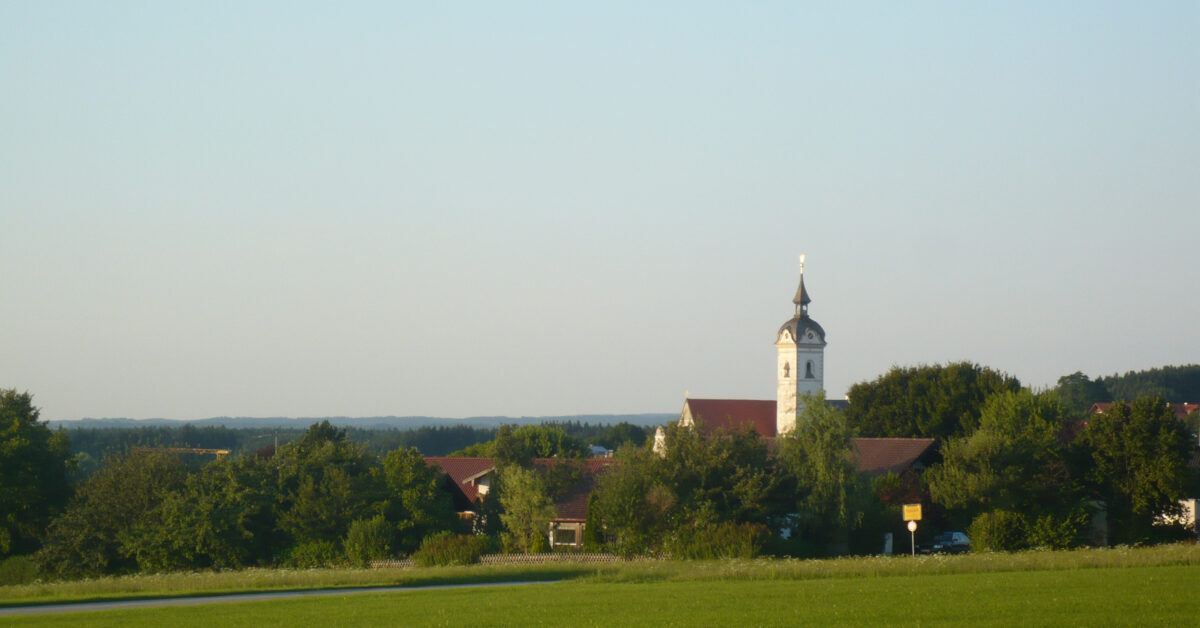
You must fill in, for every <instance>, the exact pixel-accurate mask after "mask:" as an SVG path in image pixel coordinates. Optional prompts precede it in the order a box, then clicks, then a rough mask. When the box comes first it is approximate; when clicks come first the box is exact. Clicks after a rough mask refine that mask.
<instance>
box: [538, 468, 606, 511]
mask: <svg viewBox="0 0 1200 628" xmlns="http://www.w3.org/2000/svg"><path fill="white" fill-rule="evenodd" d="M559 462H562V460H560V459H558V458H538V459H536V460H534V461H533V463H534V464H536V465H545V466H550V465H554V464H558V463H559ZM571 462H576V463H580V464H581V469H580V470H581V471H582V472H583V473H582V475H583V477H582V478H581V479H580V480H579V483H578V484H576V485H575V486H572V487H571V488H570V489H569V490H567V493H566V494H565V495H563V496H562V497H560V498H559V500H558V501H557V502H555V504H554V509H555V510H556V511H557V512H558V518H557V519H555V521H583V520H585V519H587V506H588V497H590V496H591V494H592V491H594V490H596V480H597V478H598V477H599V475H600V474H601V473H603V472H604V470H605V469H607V468H608V466H609V465H610V464H612V463H614V462H616V459H615V458H587V459H584V460H580V461H571Z"/></svg>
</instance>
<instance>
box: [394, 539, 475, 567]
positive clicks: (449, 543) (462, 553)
mask: <svg viewBox="0 0 1200 628" xmlns="http://www.w3.org/2000/svg"><path fill="white" fill-rule="evenodd" d="M491 548H492V540H491V538H490V537H486V536H476V535H471V534H451V533H450V532H442V533H440V534H434V535H433V536H429V537H426V538H425V540H424V541H422V542H421V548H420V549H418V550H417V551H416V553H414V554H413V555H412V559H413V561H415V562H416V563H417V564H418V565H420V566H422V567H433V566H438V565H471V564H474V563H477V562H479V557H480V556H483V555H484V554H485V553H486V552H487V551H488V550H490V549H491Z"/></svg>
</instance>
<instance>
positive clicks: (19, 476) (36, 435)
mask: <svg viewBox="0 0 1200 628" xmlns="http://www.w3.org/2000/svg"><path fill="white" fill-rule="evenodd" d="M38 414H39V412H38V409H37V408H35V407H33V396H32V395H30V394H29V393H27V392H26V393H18V392H17V391H16V390H12V389H0V558H3V557H5V556H7V555H8V554H10V553H17V554H23V553H26V552H28V551H31V550H33V549H34V548H36V547H37V541H38V538H39V537H40V536H41V533H42V530H44V529H45V527H46V524H47V523H49V522H50V519H51V518H52V517H53V516H54V515H56V514H58V513H59V512H61V511H62V509H63V507H65V506H66V504H67V500H68V499H69V498H70V495H71V487H70V483H69V481H68V478H69V477H70V474H71V472H72V471H73V464H72V463H73V458H72V457H71V453H70V448H69V444H68V442H67V437H66V435H65V434H64V433H63V432H61V431H59V432H53V431H51V430H50V428H49V427H47V426H46V425H45V424H44V423H41V422H39V421H38Z"/></svg>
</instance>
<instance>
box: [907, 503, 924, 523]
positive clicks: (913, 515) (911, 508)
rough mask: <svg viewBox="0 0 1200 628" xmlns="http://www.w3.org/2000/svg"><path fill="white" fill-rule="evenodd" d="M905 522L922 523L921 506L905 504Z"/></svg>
mask: <svg viewBox="0 0 1200 628" xmlns="http://www.w3.org/2000/svg"><path fill="white" fill-rule="evenodd" d="M904 520H905V521H920V520H921V504H904Z"/></svg>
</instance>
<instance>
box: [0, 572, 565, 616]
mask: <svg viewBox="0 0 1200 628" xmlns="http://www.w3.org/2000/svg"><path fill="white" fill-rule="evenodd" d="M552 582H557V581H556V580H534V581H529V582H484V583H476V584H435V585H429V586H421V587H358V588H352V589H306V590H303V591H261V592H257V593H230V594H226V595H200V596H189V597H161V598H152V599H138V600H107V601H100V602H70V603H66V604H40V605H33V606H9V607H6V608H0V617H5V616H14V615H55V614H59V613H80V612H84V611H111V610H118V609H123V608H151V607H155V606H197V605H200V604H229V603H233V602H259V601H263V600H285V599H289V598H298V597H321V596H329V595H358V594H361V593H400V592H404V591H432V590H437V589H477V588H484V587H513V586H519V585H523V584H549V583H552Z"/></svg>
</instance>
